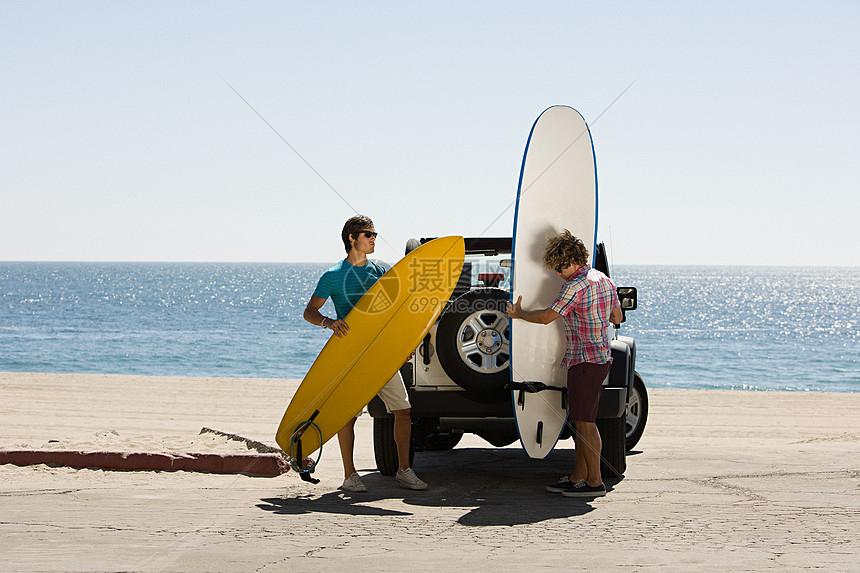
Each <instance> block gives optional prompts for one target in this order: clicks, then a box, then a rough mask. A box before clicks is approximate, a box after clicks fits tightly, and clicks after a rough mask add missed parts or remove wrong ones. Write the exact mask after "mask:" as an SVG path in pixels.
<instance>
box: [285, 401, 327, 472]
mask: <svg viewBox="0 0 860 573" xmlns="http://www.w3.org/2000/svg"><path fill="white" fill-rule="evenodd" d="M319 413H320V411H319V410H314V413H313V414H311V417H310V418H308V420H307V421H305V422H302V423H301V424H299V426H298V427H297V428H296V431H295V433H294V434H293V435H292V436H291V437H290V467H291V468H293V470H294V471H296V472H298V474H299V477H300V478H302V481H306V482H309V483H314V484H316V483H319V482H320V480H318V479H317V478H314V477H311V474H312V473H313V472H314V469H316V467H317V464H318V463H319V462H320V458H321V457H322V430H320V427H319V426H317V425H316V424H315V423H314V419H315V418H316V417H317V415H318V414H319ZM310 427H313V428H315V429H316V431H317V434H318V435H319V439H320V447H319V454H317V459H316V460H314V462H313V464H312V465H311V467H309V468H305V467H302V466H303V462H304V459H305V457H304V455H302V436H303V435H304V433H305V432H306V431H307V430H308V428H310Z"/></svg>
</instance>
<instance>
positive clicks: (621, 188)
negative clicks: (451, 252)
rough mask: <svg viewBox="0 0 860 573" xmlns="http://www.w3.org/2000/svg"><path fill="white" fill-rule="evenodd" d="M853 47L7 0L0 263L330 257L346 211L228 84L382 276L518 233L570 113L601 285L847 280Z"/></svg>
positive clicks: (795, 19) (482, 13)
mask: <svg viewBox="0 0 860 573" xmlns="http://www.w3.org/2000/svg"><path fill="white" fill-rule="evenodd" d="M858 30H860V3H857V2H854V1H846V2H815V3H810V2H790V1H789V2H747V1H744V2H708V3H705V2H539V1H538V2H505V1H481V2H477V1H475V2H469V1H460V2H420V3H419V2H402V1H398V2H366V3H365V2H254V3H247V2H210V1H207V2H25V1H14V2H13V1H8V0H0V73H2V78H0V109H2V110H3V111H2V116H0V193H2V202H0V260H87V261H99V260H101V261H334V260H336V259H338V258H340V257H341V256H342V255H343V251H342V247H341V244H340V239H339V233H340V228H341V226H342V224H343V221H344V220H345V219H346V218H347V217H349V216H350V215H351V214H352V213H353V211H352V210H351V209H350V208H349V207H348V206H347V205H346V204H345V203H344V202H342V201H341V199H339V198H338V196H337V195H336V194H335V192H334V191H332V189H331V188H329V187H328V186H327V185H326V184H325V183H324V182H323V181H322V180H321V179H320V178H319V177H318V176H317V175H316V174H315V173H314V172H313V171H312V170H311V169H310V168H309V167H308V166H307V165H306V164H305V163H303V162H302V160H301V159H299V158H298V157H297V156H296V155H295V154H294V153H293V151H292V150H291V149H290V148H289V147H288V146H287V145H286V144H285V143H284V142H283V141H281V140H280V139H278V137H277V135H275V133H273V131H272V130H271V129H270V128H269V127H268V126H267V125H266V124H265V123H264V122H263V121H262V120H261V119H260V118H259V117H257V116H256V115H255V114H254V112H253V111H251V109H249V108H248V106H246V105H245V103H243V102H242V100H241V99H239V97H237V95H236V94H235V93H234V92H233V91H232V90H231V89H230V88H229V87H228V85H227V84H226V83H225V81H226V82H229V83H230V84H231V85H232V86H233V87H234V88H235V89H236V90H238V91H239V92H240V93H241V94H242V95H243V96H244V97H245V98H246V99H247V100H248V101H249V102H250V103H251V104H252V105H253V106H254V107H255V108H256V109H257V111H258V112H259V113H260V114H262V115H263V116H264V117H265V118H266V119H267V120H268V121H269V122H270V123H271V124H272V125H273V126H274V127H275V128H276V129H277V130H278V131H279V132H280V134H281V135H282V136H283V137H284V138H285V139H286V140H287V141H288V142H289V143H290V144H291V145H292V146H294V147H295V148H296V149H297V150H298V151H299V153H301V154H302V156H303V157H304V158H305V159H306V160H307V161H308V162H309V163H310V164H311V165H312V166H313V167H314V169H316V170H317V171H318V172H319V173H320V174H321V175H322V176H323V177H324V178H325V180H326V181H328V183H329V184H330V185H331V186H332V187H333V188H334V189H335V190H336V191H337V192H338V193H340V194H341V195H342V196H343V197H345V198H346V199H347V201H348V202H349V203H351V204H352V205H353V206H354V207H355V208H356V209H358V210H359V211H360V212H362V213H366V214H368V215H370V216H371V217H372V218H373V219H374V220H375V222H376V227H377V230H378V231H380V232H381V234H382V235H381V236H382V237H383V238H384V239H385V241H386V242H382V241H380V242H379V248H378V250H377V254H378V255H379V257H380V258H383V259H385V260H390V261H394V260H396V259H397V258H399V256H400V255H401V254H402V249H403V245H404V244H405V242H406V240H407V239H408V238H410V237H420V236H436V235H443V234H463V235H478V234H481V233H483V234H486V235H509V234H510V233H511V226H512V221H513V209H512V207H510V206H511V204H512V203H513V201H514V198H515V194H516V188H517V180H518V176H519V169H520V163H521V160H522V153H523V148H524V146H525V143H526V139H527V137H528V133H529V130H530V128H531V125H532V123H533V122H534V120H535V118H536V117H537V116H538V115H539V114H540V112H541V111H543V110H544V109H545V108H546V107H548V106H550V105H554V104H566V105H570V106H573V107H575V108H576V109H578V110H579V111H580V112H581V113H582V114H583V116H584V117H585V118H586V120H587V121H589V123H590V124H591V127H592V134H593V138H594V145H595V150H596V154H597V161H598V177H599V189H600V199H599V200H600V222H599V231H598V235H599V238H600V239H602V240H604V241H606V242H607V243H609V242H610V239H611V245H610V253H611V255H612V256H613V258H614V262H615V263H622V264H623V263H645V264H688V263H692V264H697V263H698V264H733V263H737V264H744V265H816V264H819V265H851V266H856V265H860V232H858V230H857V229H858V227H860V225H858V223H857V221H856V218H857V213H858V211H860V200H858V198H857V195H858V190H860V189H858V187H860V185H858V179H860V178H858V167H857V157H858V150H860V106H858V104H857V101H858V99H860V89H858V88H860V74H858V70H860V34H858V33H857V31H858ZM631 83H633V85H632V87H630V89H629V90H628V91H627V92H626V93H624V95H623V96H622V97H621V98H620V99H618V101H617V102H616V103H614V105H611V106H610V104H612V102H613V100H615V99H616V97H617V96H618V95H619V94H620V93H621V92H623V91H624V89H625V88H627V86H629V85H630V84H631ZM607 107H608V109H607ZM604 112H605V113H604ZM601 114H602V115H601ZM497 217H498V220H497V222H496V223H495V224H493V225H491V226H490V227H489V229H487V227H488V225H490V223H491V222H492V221H493V220H494V219H496V218H497Z"/></svg>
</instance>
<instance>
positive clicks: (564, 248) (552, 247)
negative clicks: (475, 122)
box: [543, 229, 588, 270]
mask: <svg viewBox="0 0 860 573" xmlns="http://www.w3.org/2000/svg"><path fill="white" fill-rule="evenodd" d="M543 264H544V265H546V268H548V269H550V270H558V269H559V268H564V267H566V266H568V265H569V264H574V265H576V266H578V267H581V266H583V265H587V264H588V249H587V248H586V247H585V244H584V243H583V242H582V240H580V239H578V238H577V237H574V236H573V235H571V233H570V231H568V230H567V229H565V230H564V232H563V233H559V234H558V235H556V236H555V237H550V238H549V239H547V240H546V248H545V249H544V251H543Z"/></svg>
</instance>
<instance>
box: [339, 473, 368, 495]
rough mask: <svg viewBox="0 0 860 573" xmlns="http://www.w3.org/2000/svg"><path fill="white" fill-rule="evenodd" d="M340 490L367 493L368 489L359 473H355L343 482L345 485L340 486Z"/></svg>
mask: <svg viewBox="0 0 860 573" xmlns="http://www.w3.org/2000/svg"><path fill="white" fill-rule="evenodd" d="M340 489H342V490H344V491H351V492H353V493H361V492H364V491H367V487H365V485H364V482H363V481H361V476H359V475H358V473H357V472H353V474H352V475H351V476H349V477H348V478H346V479H345V480H343V485H341V486H340Z"/></svg>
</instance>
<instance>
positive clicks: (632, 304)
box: [618, 287, 638, 312]
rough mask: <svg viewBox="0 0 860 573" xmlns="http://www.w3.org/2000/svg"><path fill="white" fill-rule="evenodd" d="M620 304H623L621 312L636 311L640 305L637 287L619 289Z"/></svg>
mask: <svg viewBox="0 0 860 573" xmlns="http://www.w3.org/2000/svg"><path fill="white" fill-rule="evenodd" d="M618 302H619V303H621V310H623V311H624V312H627V311H628V310H636V306H637V303H638V299H637V293H636V287H618Z"/></svg>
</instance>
